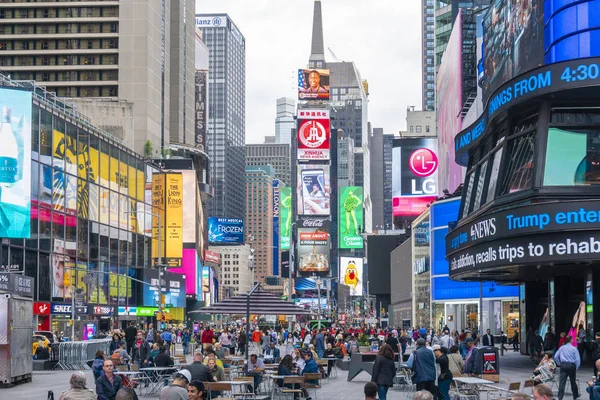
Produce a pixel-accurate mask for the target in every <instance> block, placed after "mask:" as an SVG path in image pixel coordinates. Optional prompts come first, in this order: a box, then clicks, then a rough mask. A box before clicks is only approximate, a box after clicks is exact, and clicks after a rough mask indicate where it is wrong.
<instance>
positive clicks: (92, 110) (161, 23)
mask: <svg viewBox="0 0 600 400" xmlns="http://www.w3.org/2000/svg"><path fill="white" fill-rule="evenodd" d="M169 4H170V6H167V5H166V3H165V2H162V3H161V2H158V1H151V2H140V1H135V2H134V1H127V2H123V1H121V2H118V1H103V0H88V1H85V2H77V1H61V2H50V1H44V2H41V1H40V2H24V1H23V2H2V3H1V4H0V69H2V70H3V71H4V72H5V73H8V74H10V76H11V77H12V78H13V79H15V80H35V81H37V82H39V83H40V84H41V85H44V86H45V87H46V88H47V89H48V90H49V91H50V92H53V93H56V95H57V96H59V97H67V98H73V102H74V103H75V104H76V106H77V108H78V110H79V111H80V112H83V113H85V115H86V116H88V117H89V118H90V120H91V121H90V122H91V123H94V124H96V125H98V126H99V127H101V128H102V129H105V130H107V131H109V132H111V133H112V134H113V135H115V136H117V137H118V138H119V139H122V140H124V141H125V143H126V144H127V146H128V147H130V148H132V149H134V150H135V151H136V152H137V153H140V154H141V153H143V152H144V146H145V144H146V142H147V141H148V140H149V141H150V142H151V143H152V146H153V149H154V151H153V152H152V155H158V154H160V149H161V148H162V146H164V145H167V144H169V142H170V140H171V139H173V140H175V141H177V142H180V143H183V142H185V140H186V139H188V138H190V139H191V138H193V121H192V118H193V85H194V82H193V81H194V71H193V51H194V48H193V41H194V30H193V29H194V26H193V24H194V21H193V2H192V1H191V0H173V1H171V2H170V3H169ZM149 38H154V40H149ZM174 71H176V72H174ZM174 74H175V75H174ZM175 96H176V98H175ZM91 99H94V100H93V101H92V100H91ZM98 99H101V100H102V101H98ZM173 114H175V116H174V118H173V119H172V115H173ZM171 131H173V132H171Z"/></svg>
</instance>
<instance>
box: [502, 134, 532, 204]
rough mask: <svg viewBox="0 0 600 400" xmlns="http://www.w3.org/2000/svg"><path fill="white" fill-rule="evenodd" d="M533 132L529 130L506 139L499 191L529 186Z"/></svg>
mask: <svg viewBox="0 0 600 400" xmlns="http://www.w3.org/2000/svg"><path fill="white" fill-rule="evenodd" d="M534 143H535V132H529V133H526V134H524V135H521V136H519V137H516V138H514V139H511V140H509V141H508V144H507V146H508V154H507V155H506V156H507V157H508V158H507V160H506V168H505V172H504V178H503V180H502V186H501V190H500V193H501V194H503V195H504V194H509V193H515V192H519V191H521V190H524V189H528V188H530V187H531V185H532V183H533V155H534V154H535V151H534Z"/></svg>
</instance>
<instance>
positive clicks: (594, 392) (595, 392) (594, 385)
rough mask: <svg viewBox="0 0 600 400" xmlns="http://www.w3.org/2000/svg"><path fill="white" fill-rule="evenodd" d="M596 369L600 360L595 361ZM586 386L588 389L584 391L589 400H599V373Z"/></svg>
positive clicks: (599, 364) (599, 366) (599, 365)
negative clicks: (587, 394)
mask: <svg viewBox="0 0 600 400" xmlns="http://www.w3.org/2000/svg"><path fill="white" fill-rule="evenodd" d="M596 368H600V360H598V361H596ZM587 384H588V387H586V388H585V390H586V391H587V392H588V393H589V395H590V400H600V372H599V373H598V374H597V375H596V379H594V380H593V381H590V382H588V383H587ZM540 386H544V385H540Z"/></svg>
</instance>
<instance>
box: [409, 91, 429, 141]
mask: <svg viewBox="0 0 600 400" xmlns="http://www.w3.org/2000/svg"><path fill="white" fill-rule="evenodd" d="M428 97H429V96H428ZM408 131H409V133H422V132H423V126H422V125H411V126H409V127H408ZM429 132H431V128H430V127H429V125H425V133H429Z"/></svg>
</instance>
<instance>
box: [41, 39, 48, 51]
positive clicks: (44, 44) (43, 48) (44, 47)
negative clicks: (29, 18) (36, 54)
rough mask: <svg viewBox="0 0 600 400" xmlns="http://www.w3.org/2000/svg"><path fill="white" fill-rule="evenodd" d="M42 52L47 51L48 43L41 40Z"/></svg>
mask: <svg viewBox="0 0 600 400" xmlns="http://www.w3.org/2000/svg"><path fill="white" fill-rule="evenodd" d="M42 50H48V41H47V40H42Z"/></svg>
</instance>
